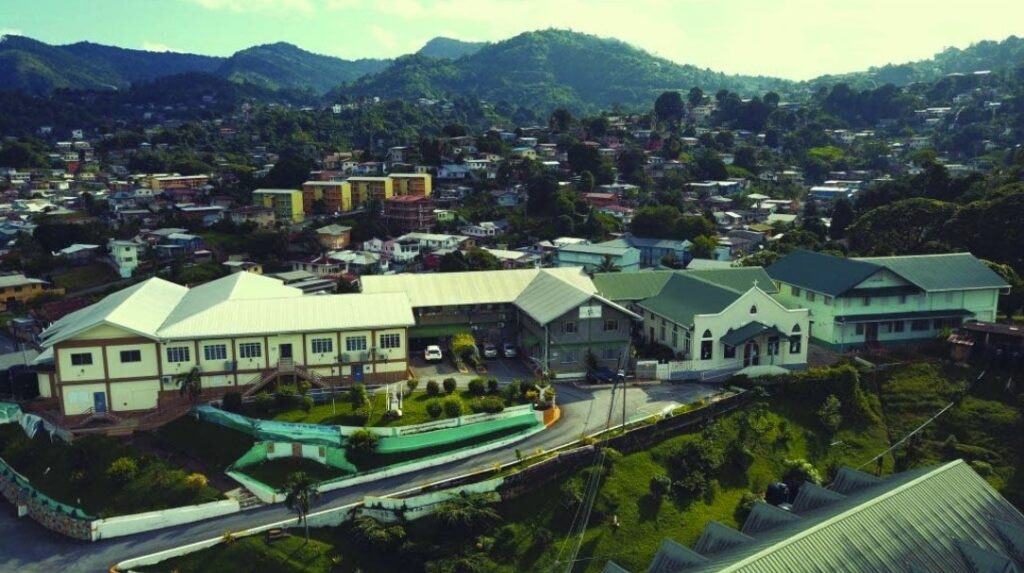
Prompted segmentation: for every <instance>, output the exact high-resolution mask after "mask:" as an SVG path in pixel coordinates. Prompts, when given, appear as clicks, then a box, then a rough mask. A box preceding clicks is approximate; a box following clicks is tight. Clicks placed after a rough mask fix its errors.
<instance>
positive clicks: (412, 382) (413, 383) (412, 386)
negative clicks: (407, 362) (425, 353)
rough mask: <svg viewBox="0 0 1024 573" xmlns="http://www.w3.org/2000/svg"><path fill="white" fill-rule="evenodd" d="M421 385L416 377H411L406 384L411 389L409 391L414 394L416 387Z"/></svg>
mask: <svg viewBox="0 0 1024 573" xmlns="http://www.w3.org/2000/svg"><path fill="white" fill-rule="evenodd" d="M419 385H420V381H419V380H417V379H415V378H410V379H408V380H406V381H405V386H406V387H407V388H408V389H409V393H410V394H412V393H413V392H415V391H416V387H417V386H419Z"/></svg>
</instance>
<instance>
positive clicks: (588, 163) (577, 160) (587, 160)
mask: <svg viewBox="0 0 1024 573" xmlns="http://www.w3.org/2000/svg"><path fill="white" fill-rule="evenodd" d="M566 157H567V158H568V160H569V167H570V168H571V169H572V171H573V173H582V172H584V171H589V172H591V173H597V172H598V171H600V169H601V154H600V153H599V152H598V150H597V147H595V146H593V145H587V144H585V143H582V142H576V143H573V144H572V145H570V146H569V148H568V149H567V150H566Z"/></svg>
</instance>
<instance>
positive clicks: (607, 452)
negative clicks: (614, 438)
mask: <svg viewBox="0 0 1024 573" xmlns="http://www.w3.org/2000/svg"><path fill="white" fill-rule="evenodd" d="M601 449H602V450H604V467H606V468H608V473H611V471H612V469H613V468H614V467H615V464H617V463H619V462H620V461H621V460H622V452H620V451H619V450H616V449H615V448H608V447H605V448H601Z"/></svg>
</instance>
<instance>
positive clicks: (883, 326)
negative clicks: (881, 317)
mask: <svg viewBox="0 0 1024 573" xmlns="http://www.w3.org/2000/svg"><path fill="white" fill-rule="evenodd" d="M878 330H881V331H882V332H885V333H889V332H892V323H891V322H879V323H878Z"/></svg>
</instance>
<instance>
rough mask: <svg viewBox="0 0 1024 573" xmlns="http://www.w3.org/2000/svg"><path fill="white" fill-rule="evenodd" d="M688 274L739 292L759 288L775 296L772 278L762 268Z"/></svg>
mask: <svg viewBox="0 0 1024 573" xmlns="http://www.w3.org/2000/svg"><path fill="white" fill-rule="evenodd" d="M685 272H686V274H688V275H691V276H694V277H697V278H699V279H701V280H705V281H707V282H709V283H712V284H716V285H721V286H724V287H728V288H731V289H733V290H735V291H738V292H747V291H748V290H750V287H752V286H755V285H756V286H757V287H758V288H759V289H761V290H763V291H764V292H766V293H768V294H775V293H777V292H779V289H777V288H775V283H774V282H772V277H771V276H769V275H768V273H767V272H765V270H764V268H762V267H734V268H728V269H703V270H692V271H685Z"/></svg>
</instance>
